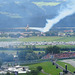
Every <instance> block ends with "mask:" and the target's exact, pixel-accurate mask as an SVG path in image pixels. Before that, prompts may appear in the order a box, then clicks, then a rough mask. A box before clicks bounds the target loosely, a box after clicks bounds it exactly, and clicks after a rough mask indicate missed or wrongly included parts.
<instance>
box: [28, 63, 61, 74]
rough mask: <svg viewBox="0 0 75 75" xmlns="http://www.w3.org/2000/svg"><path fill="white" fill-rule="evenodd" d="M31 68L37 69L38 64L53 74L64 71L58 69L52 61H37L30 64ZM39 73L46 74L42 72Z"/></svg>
mask: <svg viewBox="0 0 75 75" xmlns="http://www.w3.org/2000/svg"><path fill="white" fill-rule="evenodd" d="M28 66H29V67H30V69H31V70H35V69H36V67H37V66H42V68H43V70H44V72H46V73H48V74H51V75H57V74H59V72H62V70H60V69H56V66H54V65H52V63H51V62H43V63H37V64H32V65H28ZM38 75H46V74H43V73H42V72H40V73H39V74H38Z"/></svg>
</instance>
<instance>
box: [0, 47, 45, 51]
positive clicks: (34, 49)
mask: <svg viewBox="0 0 75 75" xmlns="http://www.w3.org/2000/svg"><path fill="white" fill-rule="evenodd" d="M0 50H33V51H44V50H45V49H44V48H4V47H0Z"/></svg>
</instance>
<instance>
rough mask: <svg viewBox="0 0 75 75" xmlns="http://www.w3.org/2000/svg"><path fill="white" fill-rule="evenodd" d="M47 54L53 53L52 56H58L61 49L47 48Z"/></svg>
mask: <svg viewBox="0 0 75 75" xmlns="http://www.w3.org/2000/svg"><path fill="white" fill-rule="evenodd" d="M45 53H46V54H48V53H51V54H56V53H57V54H58V53H60V48H59V47H58V46H49V47H47V48H46V51H45Z"/></svg>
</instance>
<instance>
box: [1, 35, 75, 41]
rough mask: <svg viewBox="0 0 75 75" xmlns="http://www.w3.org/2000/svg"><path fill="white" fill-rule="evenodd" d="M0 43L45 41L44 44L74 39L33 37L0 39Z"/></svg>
mask: <svg viewBox="0 0 75 75" xmlns="http://www.w3.org/2000/svg"><path fill="white" fill-rule="evenodd" d="M0 41H4V42H5V41H7V42H11V41H21V42H38V41H39V42H41V41H46V42H53V41H57V42H69V41H75V37H58V36H40V37H38V36H34V37H25V38H5V37H3V38H0Z"/></svg>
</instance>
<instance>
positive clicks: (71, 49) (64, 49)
mask: <svg viewBox="0 0 75 75" xmlns="http://www.w3.org/2000/svg"><path fill="white" fill-rule="evenodd" d="M61 51H75V48H61Z"/></svg>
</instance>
